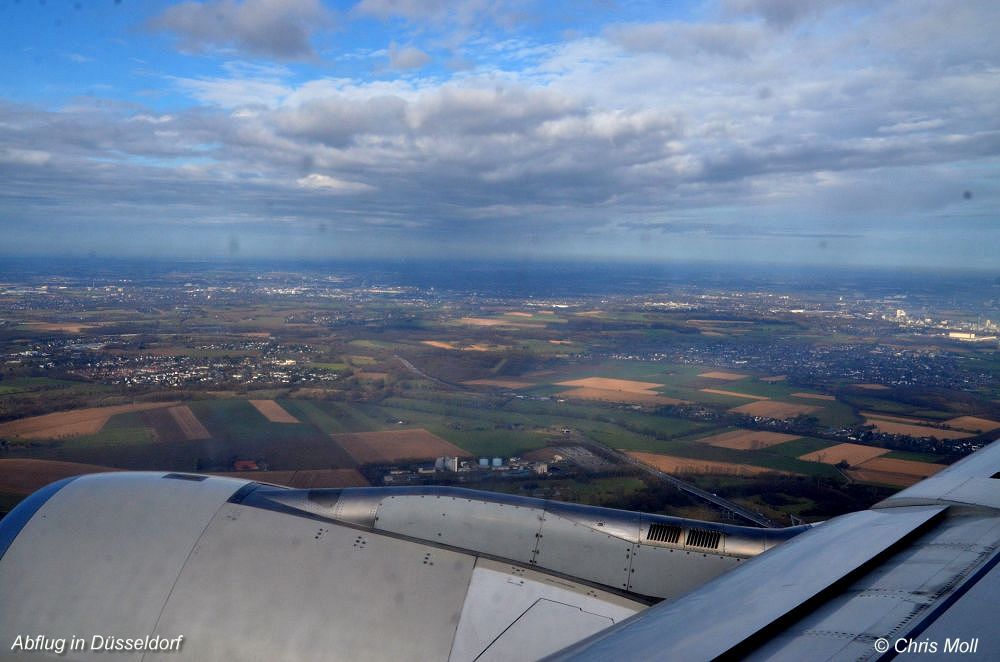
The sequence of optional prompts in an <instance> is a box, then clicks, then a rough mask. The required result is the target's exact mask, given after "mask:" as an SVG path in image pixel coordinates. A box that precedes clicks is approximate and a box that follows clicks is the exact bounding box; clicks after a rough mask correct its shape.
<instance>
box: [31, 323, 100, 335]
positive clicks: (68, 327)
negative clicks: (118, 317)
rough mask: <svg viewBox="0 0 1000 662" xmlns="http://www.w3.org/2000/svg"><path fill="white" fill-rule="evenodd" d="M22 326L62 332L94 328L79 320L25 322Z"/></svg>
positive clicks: (34, 329)
mask: <svg viewBox="0 0 1000 662" xmlns="http://www.w3.org/2000/svg"><path fill="white" fill-rule="evenodd" d="M22 326H28V327H31V329H32V330H33V331H61V332H63V333H80V332H82V331H85V330H87V329H93V328H95V325H93V324H81V323H79V322H25V323H24V324H23V325H22Z"/></svg>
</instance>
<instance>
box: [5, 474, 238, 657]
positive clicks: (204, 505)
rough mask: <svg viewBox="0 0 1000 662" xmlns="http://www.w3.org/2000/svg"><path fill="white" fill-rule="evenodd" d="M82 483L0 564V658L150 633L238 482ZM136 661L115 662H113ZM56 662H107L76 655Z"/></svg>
mask: <svg viewBox="0 0 1000 662" xmlns="http://www.w3.org/2000/svg"><path fill="white" fill-rule="evenodd" d="M162 476H163V474H150V473H138V474H136V473H120V474H104V475H100V476H83V477H80V478H77V479H76V480H74V481H72V482H71V483H69V484H67V485H65V486H64V487H63V488H62V489H61V490H59V491H58V492H57V493H55V494H54V495H52V497H51V498H50V499H49V500H48V501H47V502H46V503H45V504H44V505H43V506H42V507H41V508H40V509H39V510H38V512H37V513H36V514H35V515H34V517H32V519H31V520H30V521H29V522H28V523H27V524H26V525H25V527H24V528H23V530H22V531H21V532H20V534H19V535H18V536H17V538H16V539H15V540H14V542H13V544H11V546H10V548H9V549H8V550H7V554H6V555H5V556H4V558H3V559H2V561H0V659H18V658H20V657H21V656H20V655H17V654H16V652H13V651H11V650H10V644H11V642H13V641H15V638H16V637H17V636H18V635H26V634H42V635H47V636H50V637H70V636H73V635H77V636H88V637H89V636H92V635H94V634H120V635H121V636H145V635H147V634H149V633H151V632H152V631H153V628H154V626H155V625H156V620H157V617H158V616H159V613H160V608H161V607H162V606H163V603H164V602H165V601H166V599H167V596H168V595H169V594H170V590H171V587H172V586H173V583H174V580H175V579H176V578H177V575H178V573H179V572H180V570H181V568H182V567H183V566H184V563H185V561H186V560H187V558H188V555H189V554H190V553H191V551H192V548H193V546H194V544H195V541H196V540H197V539H198V536H200V535H201V533H202V531H203V530H204V529H205V527H206V526H207V525H208V523H209V521H210V520H211V518H212V516H213V515H214V514H215V513H216V511H217V510H218V509H219V508H220V507H221V506H222V505H223V504H224V503H225V502H226V499H228V498H229V497H230V495H231V494H232V493H233V492H235V491H236V490H237V489H239V488H240V487H241V486H242V485H243V484H244V483H245V481H238V480H232V479H226V478H209V479H206V480H204V481H200V482H193V481H187V480H171V479H164V478H162ZM139 658H140V655H139V654H136V653H132V654H125V653H122V654H120V655H119V654H116V659H135V660H137V659H139ZM62 659H107V654H106V653H99V652H98V653H95V652H83V653H74V654H73V656H70V657H69V658H66V657H63V658H62Z"/></svg>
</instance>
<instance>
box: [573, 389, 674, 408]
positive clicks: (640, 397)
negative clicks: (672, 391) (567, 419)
mask: <svg viewBox="0 0 1000 662" xmlns="http://www.w3.org/2000/svg"><path fill="white" fill-rule="evenodd" d="M559 396H560V397H562V398H571V399H577V400H599V401H601V402H622V403H628V404H642V405H678V404H681V403H682V402H684V401H683V400H678V399H677V398H670V397H667V396H665V395H660V394H659V393H650V392H648V391H611V390H607V389H603V388H574V389H571V390H569V391H563V392H562V393H560V394H559Z"/></svg>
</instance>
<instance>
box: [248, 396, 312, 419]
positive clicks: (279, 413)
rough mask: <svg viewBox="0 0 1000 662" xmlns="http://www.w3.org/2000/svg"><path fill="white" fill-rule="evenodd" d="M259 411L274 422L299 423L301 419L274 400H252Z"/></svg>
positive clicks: (251, 402)
mask: <svg viewBox="0 0 1000 662" xmlns="http://www.w3.org/2000/svg"><path fill="white" fill-rule="evenodd" d="M250 404H252V405H253V406H254V407H255V408H256V409H257V411H259V412H260V413H261V414H263V415H264V417H265V418H267V420H269V421H271V422H272V423H299V422H300V421H299V419H297V418H295V417H294V416H292V415H291V414H289V413H288V412H287V411H285V409H284V408H283V407H282V406H281V405H279V404H278V403H277V402H275V401H274V400H250Z"/></svg>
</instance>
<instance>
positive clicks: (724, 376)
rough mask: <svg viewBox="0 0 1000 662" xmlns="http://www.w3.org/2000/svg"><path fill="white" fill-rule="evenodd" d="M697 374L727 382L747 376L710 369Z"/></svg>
mask: <svg viewBox="0 0 1000 662" xmlns="http://www.w3.org/2000/svg"><path fill="white" fill-rule="evenodd" d="M698 376H699V377H708V378H709V379H721V380H723V381H728V382H734V381H737V380H740V379H746V378H747V377H749V375H744V374H741V373H738V372H726V371H724V370H710V371H709V372H703V373H701V374H699V375H698Z"/></svg>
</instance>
